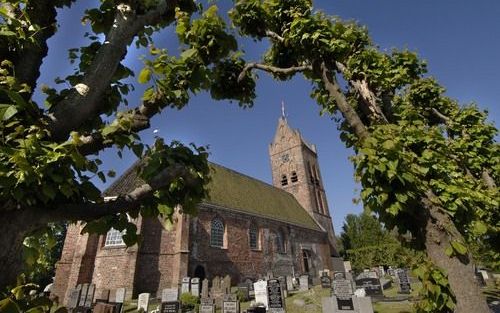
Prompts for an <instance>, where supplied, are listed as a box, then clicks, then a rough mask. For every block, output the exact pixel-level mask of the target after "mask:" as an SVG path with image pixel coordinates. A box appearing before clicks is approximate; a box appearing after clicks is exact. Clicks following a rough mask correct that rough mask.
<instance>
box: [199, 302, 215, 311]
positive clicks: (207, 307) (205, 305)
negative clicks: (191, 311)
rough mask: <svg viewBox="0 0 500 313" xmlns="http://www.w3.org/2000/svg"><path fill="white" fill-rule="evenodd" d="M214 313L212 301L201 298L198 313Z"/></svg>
mask: <svg viewBox="0 0 500 313" xmlns="http://www.w3.org/2000/svg"><path fill="white" fill-rule="evenodd" d="M214 312H215V305H214V300H213V299H210V298H201V303H200V312H199V313H214Z"/></svg>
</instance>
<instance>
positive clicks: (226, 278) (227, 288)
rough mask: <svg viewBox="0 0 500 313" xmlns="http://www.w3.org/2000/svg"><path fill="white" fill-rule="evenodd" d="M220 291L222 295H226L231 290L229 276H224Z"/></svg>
mask: <svg viewBox="0 0 500 313" xmlns="http://www.w3.org/2000/svg"><path fill="white" fill-rule="evenodd" d="M221 289H222V292H223V293H224V294H228V293H229V292H230V290H231V276H229V275H226V276H224V278H223V279H222V281H221Z"/></svg>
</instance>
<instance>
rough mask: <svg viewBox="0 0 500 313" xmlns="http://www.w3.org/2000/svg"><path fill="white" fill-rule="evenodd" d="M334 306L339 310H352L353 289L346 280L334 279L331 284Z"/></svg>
mask: <svg viewBox="0 0 500 313" xmlns="http://www.w3.org/2000/svg"><path fill="white" fill-rule="evenodd" d="M332 293H333V296H334V298H335V299H334V300H335V301H334V304H335V305H336V306H337V308H338V309H339V310H354V302H353V288H352V283H351V281H350V280H348V279H345V278H344V279H342V278H339V279H334V280H333V283H332Z"/></svg>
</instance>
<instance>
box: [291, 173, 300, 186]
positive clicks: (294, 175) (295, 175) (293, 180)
mask: <svg viewBox="0 0 500 313" xmlns="http://www.w3.org/2000/svg"><path fill="white" fill-rule="evenodd" d="M290 180H291V181H292V183H296V182H297V181H298V180H299V178H298V177H297V172H295V171H293V172H292V176H291V177H290Z"/></svg>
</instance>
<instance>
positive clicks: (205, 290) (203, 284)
mask: <svg viewBox="0 0 500 313" xmlns="http://www.w3.org/2000/svg"><path fill="white" fill-rule="evenodd" d="M201 297H202V298H208V279H206V278H205V279H204V280H203V281H202V282H201Z"/></svg>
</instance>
